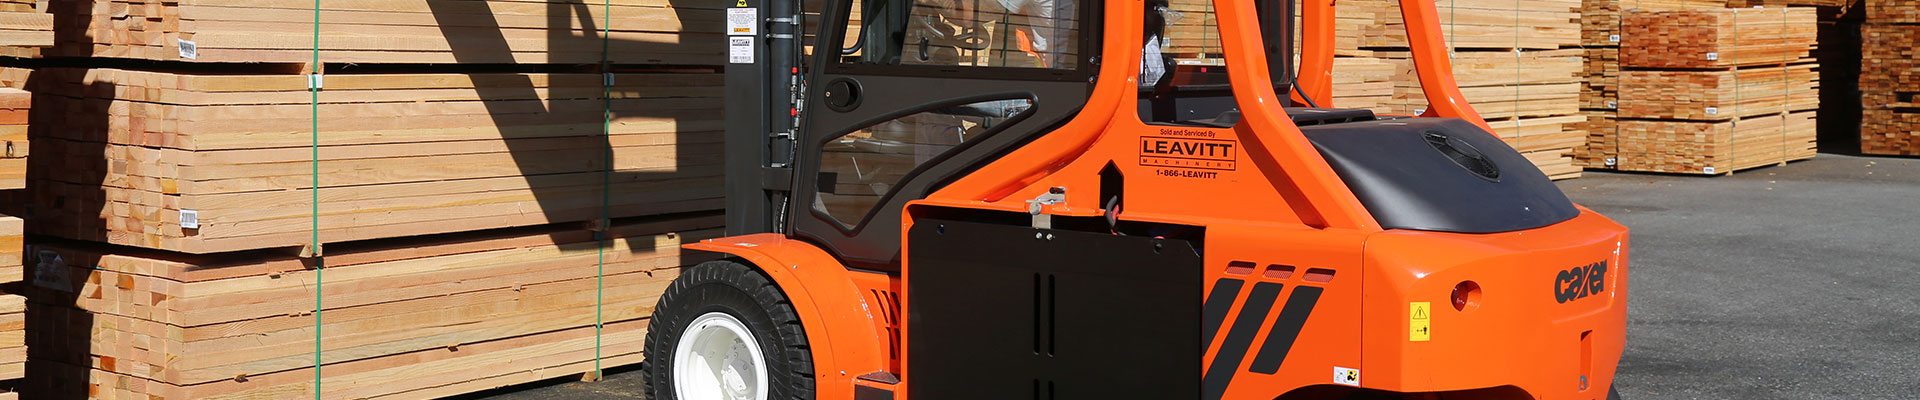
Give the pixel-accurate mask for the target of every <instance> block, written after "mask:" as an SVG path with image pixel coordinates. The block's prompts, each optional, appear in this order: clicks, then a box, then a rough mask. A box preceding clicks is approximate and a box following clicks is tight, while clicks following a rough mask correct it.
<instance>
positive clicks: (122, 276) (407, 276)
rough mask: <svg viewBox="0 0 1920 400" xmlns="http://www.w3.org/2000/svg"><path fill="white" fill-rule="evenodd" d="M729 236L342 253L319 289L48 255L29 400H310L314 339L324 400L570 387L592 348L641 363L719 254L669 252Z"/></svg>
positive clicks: (674, 221)
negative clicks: (682, 286) (697, 265)
mask: <svg viewBox="0 0 1920 400" xmlns="http://www.w3.org/2000/svg"><path fill="white" fill-rule="evenodd" d="M722 222H723V221H722V219H721V217H720V216H719V215H717V214H710V213H709V214H701V215H695V216H684V215H682V216H673V217H669V218H657V219H646V220H637V221H623V222H617V223H615V224H612V225H611V228H610V229H608V230H607V234H609V236H610V239H609V240H605V241H600V242H596V241H595V239H594V234H593V232H589V231H586V230H581V229H578V228H577V227H576V228H574V229H566V228H561V227H538V228H530V229H506V230H497V231H487V232H476V233H471V234H465V235H454V236H445V237H437V238H427V239H424V240H423V239H420V238H407V239H402V240H398V241H376V242H364V243H358V244H353V245H341V246H339V247H338V248H335V249H332V251H330V254H328V257H327V265H326V267H325V269H324V276H321V272H319V271H315V270H314V269H313V268H312V262H311V261H310V260H305V259H301V258H297V257H292V256H287V255H278V254H263V253H258V252H254V253H230V254H224V255H217V256H191V255H182V254H178V253H166V252H155V251H150V250H145V249H135V248H128V247H119V246H108V245H99V244H92V243H80V242H61V243H47V244H42V245H39V246H38V248H40V249H42V250H41V251H40V252H39V254H40V257H41V259H39V260H36V261H37V265H38V266H40V267H42V268H49V270H47V271H40V273H55V274H62V275H63V278H62V279H60V280H58V281H56V282H48V283H45V284H43V285H41V287H37V288H35V289H36V290H37V291H38V293H37V294H36V297H35V300H34V301H35V304H33V305H32V306H33V307H34V309H33V311H34V314H33V321H32V322H33V323H34V324H35V326H36V327H37V328H40V329H36V330H35V332H41V333H52V334H40V333H36V334H35V335H34V336H33V337H32V338H31V339H32V341H33V342H32V344H33V346H34V347H33V349H34V352H35V355H36V357H35V359H34V361H33V362H34V363H35V365H34V369H35V371H36V373H35V376H33V377H30V378H29V379H30V382H29V386H28V388H29V389H30V390H37V391H38V393H39V397H44V398H56V399H57V398H75V397H82V396H91V397H94V398H102V399H127V398H139V399H153V400H159V399H206V398H262V399H264V398H316V396H315V393H314V390H315V389H314V387H313V385H314V384H315V382H314V368H315V367H314V363H315V362H316V358H315V357H316V355H315V353H314V352H315V349H316V340H318V344H317V346H318V348H319V350H320V353H319V355H318V357H319V358H318V359H317V361H318V362H319V363H321V365H322V367H321V368H320V369H321V372H320V373H321V378H320V383H319V384H320V385H321V386H320V388H319V390H320V393H318V394H319V395H320V397H326V398H356V399H374V398H438V397H445V396H450V395H455V394H461V393H468V392H473V391H478V390H485V389H491V388H496V387H501V386H506V385H511V384H518V383H525V382H531V381H535V380H541V379H548V378H553V377H558V376H565V375H569V374H579V373H583V372H587V371H589V370H590V369H591V368H593V365H594V363H593V361H594V359H595V357H596V350H595V345H596V343H600V344H601V345H602V346H604V347H603V348H602V349H600V350H599V351H598V352H597V353H598V354H599V355H600V356H601V357H604V358H605V359H604V361H605V363H606V364H607V365H620V364H628V363H633V362H637V361H638V359H639V357H640V349H641V341H642V340H643V338H644V337H645V334H646V323H647V320H646V318H647V317H648V316H649V315H650V314H651V313H652V308H653V306H654V305H655V303H656V302H657V301H658V297H659V295H660V293H661V291H663V290H664V289H665V288H666V286H667V285H668V284H669V283H670V282H671V281H672V280H673V279H674V278H675V277H676V276H677V275H678V271H679V269H678V268H679V266H681V265H687V264H689V263H694V262H698V261H701V260H705V259H709V258H710V257H712V256H711V255H704V254H700V253H691V252H682V251H681V250H680V249H679V246H680V245H681V244H682V243H687V242H691V241H695V240H699V239H701V238H707V237H712V236H714V235H717V234H718V233H719V232H718V231H719V229H717V226H719V225H720V224H721V223H722ZM603 246H605V247H604V250H603ZM602 255H604V257H605V265H604V268H602V267H601V266H600V264H599V260H601V257H602ZM53 271H57V272H53ZM601 277H604V280H602V279H601ZM323 278H324V280H323ZM596 288H604V291H600V290H596ZM318 295H324V299H320V300H321V303H320V304H322V305H323V308H321V309H320V310H319V313H318V314H319V315H315V314H316V313H315V308H314V307H316V303H315V302H316V298H315V296H318ZM596 315H598V316H599V318H601V319H602V320H603V321H605V323H606V325H605V331H604V332H602V333H601V335H602V337H601V340H600V341H598V342H596V340H595V330H594V326H595V318H596ZM316 319H317V320H318V321H319V324H320V325H319V326H317V327H316V326H315V323H316ZM73 336H79V339H81V340H74V338H73ZM42 372H44V373H42Z"/></svg>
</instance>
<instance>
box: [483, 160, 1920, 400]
mask: <svg viewBox="0 0 1920 400" xmlns="http://www.w3.org/2000/svg"><path fill="white" fill-rule="evenodd" d="M1561 187H1562V188H1563V189H1565V190H1566V192H1567V194H1568V195H1569V196H1571V197H1573V199H1574V200H1575V201H1577V202H1580V203H1581V204H1583V205H1586V206H1587V207H1591V208H1593V209H1595V210H1598V211H1600V212H1602V213H1605V214H1607V215H1608V216H1611V217H1613V218H1614V219H1616V220H1619V221H1620V222H1621V223H1624V224H1626V225H1627V226H1628V227H1631V228H1633V230H1634V236H1633V264H1632V266H1631V270H1632V276H1631V289H1630V294H1631V296H1632V297H1631V300H1630V302H1629V309H1630V311H1629V313H1628V319H1629V321H1630V323H1629V326H1628V330H1627V336H1628V341H1627V351H1626V355H1625V357H1624V359H1623V360H1621V362H1620V374H1619V377H1618V379H1617V381H1616V384H1617V385H1618V386H1619V388H1620V392H1621V394H1622V397H1624V398H1625V399H1628V400H1643V399H1661V400H1666V399H1749V400H1763V399H1913V398H1920V159H1899V158H1872V157H1856V156H1847V155H1834V154H1821V155H1820V157H1819V158H1817V159H1814V160H1810V161H1803V162H1796V163H1793V164H1790V165H1787V166H1785V167H1770V168H1762V169H1757V170H1751V171H1745V172H1741V173H1737V174H1734V175H1733V176H1727V177H1718V178H1700V177H1687V176H1673V175H1647V174H1614V173H1588V174H1587V175H1586V176H1585V177H1582V178H1580V179H1574V180H1569V181H1563V182H1562V183H1561ZM631 371H632V370H631V369H629V370H625V371H612V372H611V373H610V374H609V375H608V376H607V379H606V380H605V381H602V382H598V383H579V382H573V381H555V382H547V383H539V384H532V385H526V386H521V387H513V388H507V389H503V390H500V391H495V392H490V393H484V394H480V395H475V396H469V397H466V398H469V399H489V400H517V399H583V400H584V399H614V398H640V396H641V394H640V379H639V377H638V376H637V374H636V373H634V372H631Z"/></svg>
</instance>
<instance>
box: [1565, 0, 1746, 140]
mask: <svg viewBox="0 0 1920 400" xmlns="http://www.w3.org/2000/svg"><path fill="white" fill-rule="evenodd" d="M1723 7H1724V3H1723V2H1721V1H1720V0H1583V1H1581V2H1580V48H1581V49H1583V51H1584V53H1585V54H1584V56H1585V61H1586V63H1585V65H1584V66H1583V68H1581V86H1580V109H1581V112H1580V114H1581V115H1583V116H1585V118H1586V121H1583V122H1581V123H1577V124H1572V125H1569V126H1568V130H1569V131H1570V132H1578V133H1580V134H1583V135H1585V137H1586V143H1584V144H1583V145H1581V146H1580V149H1578V150H1576V152H1575V153H1576V155H1575V158H1576V161H1575V162H1576V164H1578V165H1580V166H1582V167H1585V168H1593V169H1606V168H1612V164H1611V162H1612V158H1613V156H1612V155H1613V151H1612V150H1611V149H1612V148H1613V145H1614V143H1613V137H1614V131H1613V129H1614V127H1615V126H1616V125H1615V124H1614V123H1613V119H1614V118H1615V114H1614V109H1615V108H1617V107H1618V106H1619V101H1620V79H1621V77H1620V39H1621V30H1622V28H1623V27H1624V26H1625V21H1624V20H1623V17H1624V16H1625V13H1626V12H1629V11H1666V10H1694V9H1720V8H1723Z"/></svg>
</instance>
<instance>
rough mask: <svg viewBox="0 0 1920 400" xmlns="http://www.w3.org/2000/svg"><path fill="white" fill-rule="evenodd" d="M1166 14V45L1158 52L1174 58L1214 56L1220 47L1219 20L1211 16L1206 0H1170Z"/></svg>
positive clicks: (1216, 55)
mask: <svg viewBox="0 0 1920 400" xmlns="http://www.w3.org/2000/svg"><path fill="white" fill-rule="evenodd" d="M1167 9H1168V10H1169V11H1171V12H1169V13H1167V14H1166V22H1167V27H1166V34H1167V37H1166V46H1164V47H1162V48H1161V50H1160V51H1161V53H1162V54H1166V55H1167V56H1169V57H1173V58H1175V59H1217V58H1220V57H1222V55H1223V54H1222V53H1221V48H1220V21H1219V20H1217V19H1215V18H1214V12H1213V2H1212V1H1209V0H1169V1H1168V2H1167Z"/></svg>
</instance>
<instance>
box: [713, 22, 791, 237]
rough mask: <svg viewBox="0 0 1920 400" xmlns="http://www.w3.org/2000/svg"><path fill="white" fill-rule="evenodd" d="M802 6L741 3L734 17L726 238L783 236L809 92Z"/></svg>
mask: <svg viewBox="0 0 1920 400" xmlns="http://www.w3.org/2000/svg"><path fill="white" fill-rule="evenodd" d="M803 18H804V17H803V15H802V9H801V5H800V4H799V2H798V1H782V0H737V2H736V3H735V4H734V7H733V8H729V9H728V14H727V46H728V47H727V51H728V54H727V57H728V62H727V65H726V71H725V74H726V78H725V82H726V97H725V98H726V99H727V102H726V107H725V109H724V111H725V112H726V115H727V116H729V117H728V118H726V125H725V128H726V133H725V135H726V137H725V139H726V146H725V149H726V150H725V151H726V160H725V169H724V171H725V174H726V178H725V179H726V184H725V185H726V193H727V198H726V212H727V216H726V221H727V227H726V234H728V235H744V234H751V233H767V232H779V231H781V229H780V228H781V226H780V225H779V223H778V221H780V220H781V219H782V215H781V210H783V209H784V205H785V204H786V203H787V202H788V201H790V199H789V195H790V190H792V180H793V166H792V163H793V159H794V157H793V152H794V150H793V147H794V137H795V135H797V134H798V131H799V124H800V107H801V105H802V104H805V102H804V101H802V100H803V99H802V97H801V96H804V93H805V90H804V85H805V82H803V80H802V77H803V75H802V71H801V68H802V67H801V66H802V65H803V62H802V54H803V53H802V51H803V49H804V48H805V43H804V41H805V40H806V38H807V37H808V35H806V34H805V32H803V23H804V22H805V21H804V19H803Z"/></svg>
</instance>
